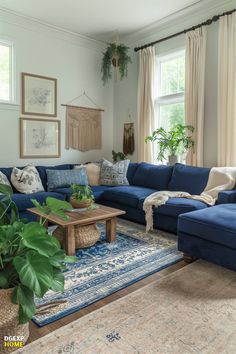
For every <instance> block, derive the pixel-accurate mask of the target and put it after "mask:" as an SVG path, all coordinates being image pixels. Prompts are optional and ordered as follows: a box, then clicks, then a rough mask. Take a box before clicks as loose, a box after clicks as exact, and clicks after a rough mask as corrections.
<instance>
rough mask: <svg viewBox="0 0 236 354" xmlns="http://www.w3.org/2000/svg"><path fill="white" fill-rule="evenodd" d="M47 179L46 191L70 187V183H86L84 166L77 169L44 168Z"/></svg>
mask: <svg viewBox="0 0 236 354" xmlns="http://www.w3.org/2000/svg"><path fill="white" fill-rule="evenodd" d="M46 172H47V179H48V191H52V190H53V189H56V188H60V187H70V185H71V184H72V183H75V184H80V185H83V186H85V185H88V178H87V173H86V170H85V168H79V169H77V170H46Z"/></svg>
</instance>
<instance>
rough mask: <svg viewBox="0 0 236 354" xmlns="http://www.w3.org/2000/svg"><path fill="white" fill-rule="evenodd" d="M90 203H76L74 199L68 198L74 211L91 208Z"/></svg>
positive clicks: (88, 201)
mask: <svg viewBox="0 0 236 354" xmlns="http://www.w3.org/2000/svg"><path fill="white" fill-rule="evenodd" d="M92 202H93V201H92V200H87V201H81V202H77V201H76V199H74V198H70V204H71V205H72V206H73V208H75V209H80V208H88V207H90V206H91V204H92Z"/></svg>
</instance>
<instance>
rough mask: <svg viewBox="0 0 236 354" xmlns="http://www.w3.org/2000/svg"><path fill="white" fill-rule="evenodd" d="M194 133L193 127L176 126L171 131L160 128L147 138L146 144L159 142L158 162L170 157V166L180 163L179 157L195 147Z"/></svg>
mask: <svg viewBox="0 0 236 354" xmlns="http://www.w3.org/2000/svg"><path fill="white" fill-rule="evenodd" d="M193 131H194V127H193V126H192V125H182V124H176V125H175V126H174V127H173V128H172V129H171V130H169V131H167V130H166V129H164V128H162V127H160V128H158V129H156V130H155V131H154V132H153V133H152V135H150V136H147V137H146V138H145V142H146V143H148V142H157V144H158V147H159V152H158V155H157V160H159V161H162V162H163V160H165V159H166V158H167V157H168V162H169V165H174V164H175V163H176V162H178V155H181V154H183V153H185V152H186V151H187V150H188V149H190V148H192V147H193V146H194V141H193V139H192V135H193Z"/></svg>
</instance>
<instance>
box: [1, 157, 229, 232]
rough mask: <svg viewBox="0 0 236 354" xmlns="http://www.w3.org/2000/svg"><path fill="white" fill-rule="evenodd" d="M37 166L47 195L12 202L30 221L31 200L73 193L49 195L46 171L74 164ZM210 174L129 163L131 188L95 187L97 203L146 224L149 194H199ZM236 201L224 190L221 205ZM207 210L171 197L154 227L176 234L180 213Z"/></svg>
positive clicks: (156, 212) (17, 195) (66, 190)
mask: <svg viewBox="0 0 236 354" xmlns="http://www.w3.org/2000/svg"><path fill="white" fill-rule="evenodd" d="M36 167H37V170H38V172H39V175H40V177H41V180H42V183H43V186H44V188H45V192H38V193H34V194H31V195H25V194H20V193H17V192H16V190H14V191H15V193H14V195H13V200H14V201H15V203H16V204H17V206H18V208H19V211H20V216H21V217H22V218H28V219H29V220H32V218H33V216H32V215H31V214H30V213H28V212H27V210H26V209H27V208H30V207H32V203H31V201H30V199H32V198H35V199H37V200H38V201H39V202H40V203H42V202H44V200H45V199H46V197H48V196H53V197H56V198H58V199H62V200H63V199H66V198H69V197H70V194H71V191H70V188H68V187H67V188H58V189H56V190H54V191H51V192H47V191H46V190H47V174H46V169H72V168H73V167H74V165H71V164H64V165H58V166H36ZM0 171H2V172H3V173H4V174H5V175H6V176H7V177H8V179H9V180H10V175H11V171H12V168H0ZM209 171H210V169H208V168H200V167H192V166H187V165H182V164H176V165H175V166H174V167H172V166H164V165H158V166H157V165H151V164H147V163H130V165H129V168H128V172H127V178H128V181H129V184H130V185H129V186H115V187H108V186H94V187H92V189H93V193H94V196H95V201H96V202H97V203H100V204H104V205H108V206H111V207H115V208H120V209H122V210H125V211H126V214H125V216H124V217H125V218H127V219H129V220H132V221H136V222H138V223H143V224H144V223H145V215H144V212H143V210H142V207H143V202H144V200H145V198H146V197H147V196H148V195H150V194H152V193H154V192H156V191H161V190H171V191H186V192H189V193H191V194H200V193H201V192H202V191H203V190H204V188H205V186H206V183H207V180H208V175H209ZM234 201H236V190H233V191H225V192H221V193H220V194H219V198H218V204H220V203H232V202H234ZM207 208H208V207H207V205H206V204H205V203H203V202H200V201H197V200H191V199H183V198H172V199H170V200H169V201H168V202H167V203H166V204H165V205H163V206H161V207H159V208H157V209H154V226H155V227H156V228H159V229H163V230H166V231H169V232H172V233H177V221H178V216H179V215H180V214H184V213H187V212H192V211H196V210H203V209H207Z"/></svg>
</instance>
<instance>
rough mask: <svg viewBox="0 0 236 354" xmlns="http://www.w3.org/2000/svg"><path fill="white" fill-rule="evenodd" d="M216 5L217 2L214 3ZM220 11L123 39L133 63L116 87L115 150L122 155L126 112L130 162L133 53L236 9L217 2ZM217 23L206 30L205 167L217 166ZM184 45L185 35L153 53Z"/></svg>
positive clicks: (134, 86)
mask: <svg viewBox="0 0 236 354" xmlns="http://www.w3.org/2000/svg"><path fill="white" fill-rule="evenodd" d="M216 2H217V0H216ZM218 3H219V4H220V5H219V7H216V8H212V9H210V10H209V11H207V8H205V11H204V8H203V9H201V11H200V10H199V13H198V12H197V11H195V12H194V13H193V14H192V15H191V14H189V15H186V14H185V16H182V18H175V19H173V21H169V22H166V23H164V24H163V25H162V26H160V28H155V29H153V30H150V31H149V32H148V35H146V36H145V34H143V33H142V32H141V33H140V38H138V37H139V34H136V35H135V36H134V38H132V37H128V38H124V41H126V43H127V44H128V45H129V46H130V48H131V50H130V53H131V55H132V60H133V63H132V65H130V67H129V73H128V78H127V79H124V81H121V82H118V83H116V84H115V89H114V97H115V104H114V149H115V150H116V151H122V139H123V123H125V122H126V121H127V120H128V112H130V114H131V121H132V122H134V124H135V133H136V136H135V143H136V149H135V152H134V154H133V156H131V160H133V161H137V130H138V123H137V82H138V53H135V52H134V51H133V48H134V47H135V46H139V45H140V44H145V43H149V42H151V41H154V40H156V39H159V38H163V37H166V36H168V35H170V34H173V33H176V32H179V31H181V30H183V29H184V28H188V27H191V26H193V25H195V24H198V23H201V22H202V21H204V20H206V19H208V18H211V17H212V16H213V15H217V14H219V13H222V12H224V11H227V10H231V9H233V8H234V7H235V1H234V0H232V1H222V2H219V1H218ZM218 25H219V24H218V23H214V24H212V25H210V26H208V27H207V53H206V85H205V90H206V91H205V126H204V166H209V167H210V166H216V163H217V65H218V60H217V57H218V45H217V43H218ZM184 45H185V38H184V35H182V36H178V37H175V38H173V39H171V40H168V41H165V42H162V43H160V44H158V45H156V53H157V54H161V53H165V52H171V51H173V50H175V49H178V48H183V47H184Z"/></svg>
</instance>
